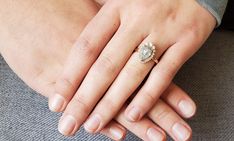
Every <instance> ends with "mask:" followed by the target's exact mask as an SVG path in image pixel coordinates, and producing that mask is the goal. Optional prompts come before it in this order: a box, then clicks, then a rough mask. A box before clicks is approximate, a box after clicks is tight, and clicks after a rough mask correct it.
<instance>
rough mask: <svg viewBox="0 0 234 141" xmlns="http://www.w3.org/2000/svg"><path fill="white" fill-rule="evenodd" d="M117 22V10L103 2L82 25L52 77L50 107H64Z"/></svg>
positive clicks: (59, 109)
mask: <svg viewBox="0 0 234 141" xmlns="http://www.w3.org/2000/svg"><path fill="white" fill-rule="evenodd" d="M110 9H111V10H110ZM107 11H108V12H107ZM118 26H119V18H118V12H116V10H114V7H113V6H110V5H108V6H107V5H105V6H104V7H103V8H102V9H101V10H100V11H99V12H98V14H97V15H96V16H95V17H94V18H93V19H92V20H91V21H90V23H89V24H88V25H87V26H86V28H85V29H84V31H83V32H82V33H81V35H80V37H79V38H78V40H77V42H76V43H75V45H74V46H73V48H72V49H71V52H70V54H69V56H68V59H67V61H66V63H65V66H64V70H63V72H62V74H61V75H60V76H59V78H58V79H57V81H56V85H55V94H53V95H52V96H51V97H50V98H49V108H50V110H51V111H54V112H61V111H63V110H64V109H65V107H66V105H67V103H68V102H69V101H70V99H71V98H72V97H73V95H74V93H75V91H76V90H77V88H78V86H79V85H80V83H81V81H82V80H83V78H84V76H85V75H86V73H87V72H88V70H89V68H90V66H91V65H92V64H93V62H94V61H95V60H96V58H97V57H98V55H99V54H100V52H101V51H102V49H103V48H104V47H105V45H106V44H107V42H108V41H109V40H110V39H111V37H112V35H113V34H114V33H115V31H116V30H117V28H118Z"/></svg>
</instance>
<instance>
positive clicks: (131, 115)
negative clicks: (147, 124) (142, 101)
mask: <svg viewBox="0 0 234 141" xmlns="http://www.w3.org/2000/svg"><path fill="white" fill-rule="evenodd" d="M127 117H128V119H129V120H130V121H137V120H139V118H140V110H139V108H136V107H133V108H132V109H131V110H130V111H129V112H128V114H127Z"/></svg>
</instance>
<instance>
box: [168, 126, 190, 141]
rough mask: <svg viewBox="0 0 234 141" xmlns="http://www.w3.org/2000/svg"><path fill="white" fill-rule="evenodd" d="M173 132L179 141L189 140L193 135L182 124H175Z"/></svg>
mask: <svg viewBox="0 0 234 141" xmlns="http://www.w3.org/2000/svg"><path fill="white" fill-rule="evenodd" d="M172 132H173V134H174V136H175V137H176V138H177V139H178V140H179V141H186V140H188V139H189V138H190V134H191V133H190V131H189V129H188V128H187V127H186V126H184V125H183V124H182V123H175V124H174V125H173V127H172Z"/></svg>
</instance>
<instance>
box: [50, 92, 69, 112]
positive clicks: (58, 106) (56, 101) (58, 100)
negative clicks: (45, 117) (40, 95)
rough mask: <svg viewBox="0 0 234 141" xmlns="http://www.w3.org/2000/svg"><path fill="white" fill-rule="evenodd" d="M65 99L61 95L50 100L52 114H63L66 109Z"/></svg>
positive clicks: (56, 95)
mask: <svg viewBox="0 0 234 141" xmlns="http://www.w3.org/2000/svg"><path fill="white" fill-rule="evenodd" d="M65 101H66V100H65V98H64V97H62V96H61V95H59V94H55V95H53V96H51V97H50V98H49V104H48V105H49V109H50V110H51V111H52V112H62V111H63V110H64V109H65V104H66V102H65Z"/></svg>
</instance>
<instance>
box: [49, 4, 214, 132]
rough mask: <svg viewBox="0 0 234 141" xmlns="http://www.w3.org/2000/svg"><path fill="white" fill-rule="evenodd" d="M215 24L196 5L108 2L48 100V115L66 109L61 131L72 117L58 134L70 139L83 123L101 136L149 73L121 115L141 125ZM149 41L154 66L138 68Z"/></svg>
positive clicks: (74, 50)
mask: <svg viewBox="0 0 234 141" xmlns="http://www.w3.org/2000/svg"><path fill="white" fill-rule="evenodd" d="M100 3H103V1H100ZM215 24H216V21H215V18H214V17H213V16H212V15H211V14H210V13H209V12H208V11H207V10H206V9H204V8H203V7H201V6H200V5H199V4H198V3H197V2H196V1H195V0H158V1H155V0H137V1H136V0H109V1H107V2H106V3H105V4H104V5H103V7H102V8H101V10H100V11H99V12H98V13H97V15H96V16H95V17H94V18H93V19H92V20H91V21H90V22H89V23H88V24H87V26H86V27H85V28H84V30H83V31H82V33H81V34H80V36H79V38H78V39H77V41H76V43H75V44H74V45H73V48H72V49H71V52H70V54H69V56H68V58H67V61H66V63H65V67H64V69H63V72H62V74H61V75H59V78H58V79H57V81H56V86H55V93H54V95H53V96H51V97H50V98H49V106H50V109H51V110H52V111H55V112H59V111H64V110H65V111H64V114H63V116H62V117H61V119H62V120H60V122H59V125H60V126H61V127H62V126H64V124H65V123H66V122H67V120H66V119H67V117H70V118H72V122H71V123H70V126H67V129H63V130H60V132H62V133H63V134H66V135H67V134H73V133H74V132H75V131H77V130H78V129H79V127H80V126H81V125H82V124H83V123H84V122H85V125H84V127H85V129H86V130H87V131H88V132H90V133H96V132H99V131H100V130H102V129H103V127H105V126H106V125H107V124H108V123H109V122H110V121H111V120H112V119H113V118H114V117H115V115H116V114H117V113H118V112H119V111H120V110H121V109H122V107H123V106H124V104H125V102H126V101H127V100H128V98H129V97H131V96H132V94H133V92H134V91H135V90H136V89H137V88H138V87H139V86H140V84H141V83H142V82H143V80H144V79H145V78H146V76H147V75H148V74H149V77H148V78H147V80H146V82H145V83H144V85H143V86H142V87H141V88H140V90H139V91H138V92H137V95H136V96H135V97H134V98H133V100H132V101H131V102H130V104H129V105H128V106H127V108H126V110H125V111H124V112H125V114H124V115H125V117H126V118H127V119H128V121H130V122H134V121H139V120H141V119H142V117H144V115H145V114H146V113H147V112H148V111H149V110H150V109H151V108H152V106H153V105H154V104H155V102H156V101H157V100H158V98H159V97H160V96H161V95H162V93H163V92H164V91H165V90H166V89H167V88H168V86H169V85H170V83H171V80H172V79H173V77H174V76H175V74H176V73H177V71H178V70H179V69H180V68H181V66H182V65H183V64H184V63H185V62H186V61H187V60H188V59H189V58H190V57H191V56H192V55H193V54H194V53H195V52H196V51H197V50H198V49H199V48H200V47H201V45H202V44H203V43H204V42H205V41H206V39H207V38H208V37H209V35H210V34H211V32H212V31H213V29H214V27H215ZM93 31H95V32H93ZM147 42H152V43H153V44H154V45H155V46H156V48H157V50H156V55H155V56H156V58H158V59H160V61H159V63H158V64H157V65H155V63H154V62H153V61H150V62H148V63H146V64H142V63H141V62H140V61H139V59H138V56H137V55H138V54H137V53H136V52H135V53H133V51H134V50H135V48H136V47H137V46H139V45H140V44H144V43H147ZM103 109H104V110H105V112H103ZM192 113H193V112H192V111H191V113H189V114H188V115H187V116H190V114H191V115H192ZM88 116H89V118H88V120H86V119H87V117H88ZM166 131H168V130H166Z"/></svg>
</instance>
